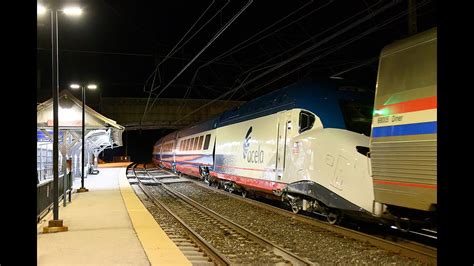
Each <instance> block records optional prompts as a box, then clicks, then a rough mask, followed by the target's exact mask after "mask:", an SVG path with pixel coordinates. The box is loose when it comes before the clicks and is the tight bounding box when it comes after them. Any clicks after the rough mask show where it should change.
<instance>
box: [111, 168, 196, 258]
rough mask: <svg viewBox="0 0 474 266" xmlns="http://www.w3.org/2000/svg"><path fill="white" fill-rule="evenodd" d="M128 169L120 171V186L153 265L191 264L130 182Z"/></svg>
mask: <svg viewBox="0 0 474 266" xmlns="http://www.w3.org/2000/svg"><path fill="white" fill-rule="evenodd" d="M125 172H126V170H125V168H124V170H123V171H120V175H119V186H120V192H121V193H122V198H123V201H124V203H125V207H126V208H127V211H128V215H129V216H130V220H132V225H133V228H134V230H135V232H136V234H137V236H138V239H139V240H140V242H141V243H142V246H143V249H144V250H145V253H146V255H147V257H148V260H149V261H150V263H151V265H191V262H190V261H189V260H188V259H187V258H186V257H185V256H184V255H183V253H182V252H181V251H180V250H179V248H178V247H177V246H176V245H175V244H174V243H173V241H171V239H170V238H169V237H168V235H166V233H165V232H164V231H163V229H161V227H160V226H159V225H158V223H157V222H156V221H155V218H153V216H152V215H151V213H150V212H149V211H148V209H147V208H146V207H145V206H144V205H143V203H142V202H141V201H140V199H139V198H138V197H137V195H136V194H135V192H134V191H133V189H132V187H131V186H130V184H129V183H128V180H127V177H126V173H125Z"/></svg>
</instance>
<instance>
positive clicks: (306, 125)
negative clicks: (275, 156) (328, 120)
mask: <svg viewBox="0 0 474 266" xmlns="http://www.w3.org/2000/svg"><path fill="white" fill-rule="evenodd" d="M315 120H316V118H315V117H314V115H313V114H310V113H308V112H305V111H301V113H300V130H299V133H302V132H304V131H306V130H308V129H311V128H312V127H313V124H314V121H315Z"/></svg>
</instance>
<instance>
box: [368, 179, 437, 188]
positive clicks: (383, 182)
mask: <svg viewBox="0 0 474 266" xmlns="http://www.w3.org/2000/svg"><path fill="white" fill-rule="evenodd" d="M374 183H375V184H381V185H394V186H402V187H421V188H429V189H437V188H438V186H437V185H428V184H417V183H403V182H395V181H385V180H374Z"/></svg>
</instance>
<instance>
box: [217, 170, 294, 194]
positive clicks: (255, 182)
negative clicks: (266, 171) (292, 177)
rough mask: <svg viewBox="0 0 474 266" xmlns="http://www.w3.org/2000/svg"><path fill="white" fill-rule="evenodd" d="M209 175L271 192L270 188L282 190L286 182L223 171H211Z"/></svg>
mask: <svg viewBox="0 0 474 266" xmlns="http://www.w3.org/2000/svg"><path fill="white" fill-rule="evenodd" d="M211 176H214V177H218V178H221V179H225V180H229V181H234V182H235V183H237V184H239V185H243V186H248V187H252V188H255V189H258V190H263V191H267V192H272V190H282V189H283V188H284V187H286V183H278V182H274V181H269V180H262V179H254V178H249V177H244V176H238V175H229V174H224V173H218V172H214V171H211Z"/></svg>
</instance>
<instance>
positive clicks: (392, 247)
mask: <svg viewBox="0 0 474 266" xmlns="http://www.w3.org/2000/svg"><path fill="white" fill-rule="evenodd" d="M148 171H149V173H150V174H151V175H155V174H154V172H156V171H163V170H158V169H156V168H154V169H153V168H152V169H148ZM168 174H169V175H173V174H172V173H169V172H168ZM186 179H187V180H189V181H191V182H193V184H195V185H197V186H200V187H202V188H205V189H207V190H210V191H213V192H216V193H219V194H222V195H225V196H227V197H231V198H233V199H237V200H239V201H243V202H246V203H248V204H251V205H253V206H256V207H258V208H263V209H266V210H269V211H272V212H276V213H278V214H280V215H283V216H286V217H288V218H291V219H292V220H293V221H298V222H301V223H304V224H308V225H311V226H316V227H319V228H322V229H325V230H328V231H331V232H334V233H336V234H339V235H343V236H345V237H349V238H352V239H355V240H358V241H362V242H366V243H370V244H371V245H373V246H376V247H379V248H382V249H384V250H388V251H391V252H393V253H396V254H400V255H402V256H406V257H409V258H414V259H416V260H419V261H421V262H423V263H429V264H436V262H437V249H436V248H434V247H430V246H426V245H423V244H420V243H416V242H413V241H407V240H403V239H397V241H396V242H395V241H390V240H386V239H383V238H380V237H377V236H373V235H369V234H365V233H361V232H358V231H355V230H352V229H348V228H345V227H341V226H334V225H329V224H327V223H325V222H321V221H319V220H316V219H314V218H311V217H307V216H304V215H299V214H294V213H293V212H290V211H287V210H284V209H281V208H277V207H274V206H271V205H268V204H265V203H261V202H258V201H255V200H252V199H248V198H243V197H241V196H238V195H235V194H231V193H228V192H225V191H222V190H220V189H216V188H213V187H209V186H207V185H206V184H204V183H202V182H199V181H195V179H194V180H193V179H190V178H186Z"/></svg>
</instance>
